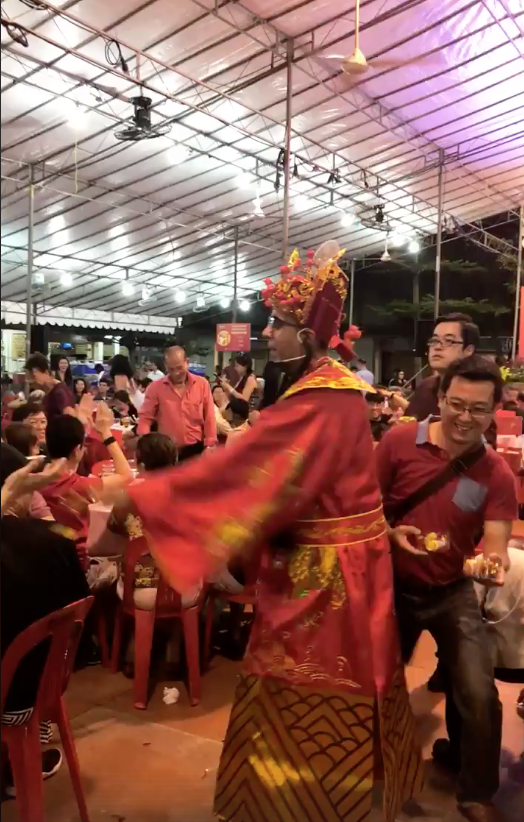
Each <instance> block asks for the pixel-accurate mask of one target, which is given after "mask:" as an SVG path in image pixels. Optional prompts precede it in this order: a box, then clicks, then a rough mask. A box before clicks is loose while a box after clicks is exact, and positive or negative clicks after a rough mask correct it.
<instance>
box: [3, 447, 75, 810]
mask: <svg viewBox="0 0 524 822" xmlns="http://www.w3.org/2000/svg"><path fill="white" fill-rule="evenodd" d="M12 450H13V449H11V448H10V447H9V446H6V445H4V444H2V454H1V481H2V535H1V536H2V540H1V548H0V558H1V576H0V580H1V612H2V613H1V626H2V637H1V643H2V657H3V655H4V653H5V652H6V650H7V649H8V648H9V646H10V645H11V643H12V642H13V641H14V640H15V639H16V637H17V636H18V635H19V634H21V633H22V631H24V630H25V629H26V628H28V627H29V626H30V625H31V624H32V623H33V622H36V621H37V620H39V619H42V618H43V617H45V616H47V615H48V614H51V613H53V611H57V610H59V609H60V608H64V607H65V606H66V605H70V604H71V603H72V602H77V601H78V600H80V599H84V598H85V597H86V596H88V594H89V591H88V587H87V582H86V578H85V575H84V574H83V572H82V569H81V567H80V564H79V561H78V557H77V554H76V551H75V545H74V543H73V542H71V541H70V540H68V539H66V538H65V537H64V536H62V535H61V534H58V533H56V531H55V526H53V525H52V524H50V523H48V522H42V521H37V520H35V519H32V518H30V517H28V516H19V515H18V514H17V515H14V516H13V513H12V512H13V511H17V512H18V513H20V512H21V511H22V509H23V508H24V506H27V504H28V502H29V500H30V499H31V496H32V495H33V494H34V493H37V492H39V491H41V490H42V486H43V484H44V483H45V482H48V481H50V480H52V479H53V471H56V470H59V468H60V465H58V466H57V467H55V468H52V467H51V466H47V467H46V468H45V469H44V471H43V472H41V473H37V474H31V473H29V471H30V467H29V466H27V464H26V463H25V461H24V460H23V457H22V456H21V455H20V454H17V452H14V453H15V455H16V456H15V459H12V454H10V453H9V452H11V451H12ZM16 457H18V460H17V459H16ZM20 461H21V462H20ZM46 655H47V647H46V646H45V645H39V646H38V647H37V648H35V649H34V650H33V651H32V652H31V653H30V654H28V655H27V656H26V657H25V658H24V660H23V662H22V663H21V665H20V666H19V668H18V669H17V671H16V674H15V676H14V678H13V682H12V685H11V688H10V689H9V693H8V695H7V700H6V704H5V709H4V713H3V714H2V724H5V725H20V724H24V723H25V722H27V720H28V719H29V717H30V716H31V714H32V712H33V706H34V704H35V701H36V695H37V690H38V685H39V681H40V676H41V674H42V671H43V667H44V664H45V660H46ZM51 735H52V731H51V723H50V722H49V721H46V720H45V719H44V720H43V721H41V722H40V741H41V743H42V744H44V745H45V744H47V743H48V742H50V741H51ZM61 764H62V754H61V752H60V751H59V750H58V749H57V748H50V749H47V750H44V751H43V752H42V776H43V778H44V779H48V778H49V777H51V776H53V775H54V774H55V773H56V772H57V771H58V769H59V768H60V765H61ZM2 776H3V778H2V784H3V788H4V790H5V792H6V794H7V795H8V796H15V795H16V792H15V787H14V783H13V777H12V773H11V768H10V766H8V767H7V768H6V769H5V771H4V773H3V775H2Z"/></svg>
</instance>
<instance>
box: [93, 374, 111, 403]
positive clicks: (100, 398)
mask: <svg viewBox="0 0 524 822" xmlns="http://www.w3.org/2000/svg"><path fill="white" fill-rule="evenodd" d="M93 384H94V385H95V387H98V391H97V392H96V394H95V395H94V397H93V399H94V401H95V402H107V400H108V399H109V398H110V395H111V383H110V382H109V380H108V379H106V378H105V377H102V379H101V380H100V382H99V383H98V386H97V384H96V382H95V383H93Z"/></svg>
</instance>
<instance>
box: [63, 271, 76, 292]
mask: <svg viewBox="0 0 524 822" xmlns="http://www.w3.org/2000/svg"><path fill="white" fill-rule="evenodd" d="M60 283H61V284H62V285H63V286H64V287H65V288H69V286H70V285H73V277H72V276H71V274H70V273H69V271H64V272H63V274H61V275H60Z"/></svg>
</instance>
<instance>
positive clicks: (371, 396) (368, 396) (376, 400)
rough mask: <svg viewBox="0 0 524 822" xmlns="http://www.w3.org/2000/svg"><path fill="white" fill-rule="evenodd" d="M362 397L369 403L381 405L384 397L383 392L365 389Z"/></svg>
mask: <svg viewBox="0 0 524 822" xmlns="http://www.w3.org/2000/svg"><path fill="white" fill-rule="evenodd" d="M364 399H365V400H366V402H368V403H369V404H370V405H382V403H383V402H384V399H385V398H384V395H383V394H378V393H376V392H375V391H366V393H365V394H364Z"/></svg>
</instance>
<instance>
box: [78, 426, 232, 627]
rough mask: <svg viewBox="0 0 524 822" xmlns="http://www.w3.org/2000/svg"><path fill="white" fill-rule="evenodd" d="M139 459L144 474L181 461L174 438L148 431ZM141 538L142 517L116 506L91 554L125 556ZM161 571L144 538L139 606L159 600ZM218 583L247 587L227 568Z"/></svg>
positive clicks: (186, 600)
mask: <svg viewBox="0 0 524 822" xmlns="http://www.w3.org/2000/svg"><path fill="white" fill-rule="evenodd" d="M136 460H137V465H138V470H139V473H140V475H141V476H146V475H148V474H151V473H152V472H154V471H162V470H164V469H166V468H169V467H172V466H173V465H176V463H177V448H176V446H175V444H174V442H173V440H172V439H171V438H170V437H168V436H167V435H166V434H159V433H154V434H144V435H143V436H142V437H140V438H139V440H138V444H137V449H136ZM137 539H144V532H143V529H142V520H141V519H140V517H137V516H136V515H135V514H134V513H132V512H131V511H130V510H129V509H127V508H125V507H122V506H120V505H118V504H117V505H116V506H115V508H114V509H113V512H112V513H111V515H110V517H109V520H108V523H107V528H106V531H105V532H104V533H103V534H102V536H101V537H100V538H99V540H98V541H97V542H96V543H95V544H94V545H93V546H92V548H91V549H90V553H92V554H96V555H97V556H118V555H120V556H123V557H125V553H126V550H127V548H128V546H129V545H130V544H131V543H132V542H133V541H134V540H137ZM124 564H125V563H124V562H122V575H121V578H120V580H119V581H118V585H117V593H118V595H119V597H120V598H121V599H123V596H124ZM158 581H159V573H158V569H157V567H156V565H155V561H154V559H153V557H152V555H151V553H150V552H149V549H148V547H147V543H146V542H145V539H144V552H143V553H142V554H141V555H140V558H139V559H138V560H137V562H136V564H135V579H134V594H133V599H134V603H135V605H136V607H137V608H140V609H141V610H146V611H149V610H152V608H154V606H155V602H156V592H157V588H158ZM215 584H216V585H218V586H219V587H221V588H222V589H224V590H229V591H231V592H232V593H239V592H240V591H242V590H243V587H242V586H241V585H240V584H239V583H238V582H237V581H236V580H235V579H234V578H233V577H232V576H231V575H230V574H229V572H228V571H227V570H224V571H223V572H222V573H221V574H219V575H218V577H217V580H216V582H215ZM200 591H201V586H198V588H196V589H195V590H194V591H192V592H191V593H189V594H187V595H185V596H183V597H182V604H183V606H184V607H185V608H190V607H191V606H192V605H194V604H195V603H196V601H197V600H198V597H199V596H200Z"/></svg>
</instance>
